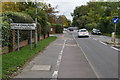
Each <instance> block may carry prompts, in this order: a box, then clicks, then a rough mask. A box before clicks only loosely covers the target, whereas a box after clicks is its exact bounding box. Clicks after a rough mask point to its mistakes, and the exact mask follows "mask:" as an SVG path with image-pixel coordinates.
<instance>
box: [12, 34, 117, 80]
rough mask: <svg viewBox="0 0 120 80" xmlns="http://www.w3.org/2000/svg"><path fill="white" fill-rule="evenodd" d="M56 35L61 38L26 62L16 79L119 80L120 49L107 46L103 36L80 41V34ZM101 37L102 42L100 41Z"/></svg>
mask: <svg viewBox="0 0 120 80" xmlns="http://www.w3.org/2000/svg"><path fill="white" fill-rule="evenodd" d="M51 36H53V35H51ZM55 36H57V37H58V39H57V40H55V41H54V42H52V43H51V44H50V45H49V46H48V47H47V48H46V49H45V50H44V51H43V52H40V53H39V54H38V55H37V56H36V57H35V58H34V59H33V60H32V61H30V62H29V63H27V65H26V66H25V67H24V68H23V70H22V71H21V73H19V74H18V75H17V76H15V77H14V79H16V78H23V79H24V78H29V79H30V78H44V79H45V78H47V79H63V78H64V79H69V80H70V79H72V80H75V79H78V80H106V79H103V78H113V80H117V79H116V78H118V51H119V49H114V48H112V47H111V45H107V44H105V43H104V42H103V41H102V38H103V37H100V36H94V35H92V36H90V37H89V38H78V37H77V32H64V34H57V35H55ZM99 37H100V39H101V40H100V39H99V40H97V39H98V38H99ZM103 40H104V39H103ZM114 78H115V79H114ZM107 80H111V79H107Z"/></svg>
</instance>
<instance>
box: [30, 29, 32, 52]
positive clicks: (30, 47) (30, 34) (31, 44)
mask: <svg viewBox="0 0 120 80" xmlns="http://www.w3.org/2000/svg"><path fill="white" fill-rule="evenodd" d="M30 50H32V30H30Z"/></svg>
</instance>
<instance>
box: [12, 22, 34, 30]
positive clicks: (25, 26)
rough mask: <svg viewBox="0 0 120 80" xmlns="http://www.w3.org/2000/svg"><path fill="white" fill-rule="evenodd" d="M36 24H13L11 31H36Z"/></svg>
mask: <svg viewBox="0 0 120 80" xmlns="http://www.w3.org/2000/svg"><path fill="white" fill-rule="evenodd" d="M35 27H36V24H35V23H11V29H19V30H35Z"/></svg>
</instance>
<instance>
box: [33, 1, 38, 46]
mask: <svg viewBox="0 0 120 80" xmlns="http://www.w3.org/2000/svg"><path fill="white" fill-rule="evenodd" d="M35 5H36V6H35V24H36V28H35V45H34V47H35V48H37V7H38V3H37V0H35Z"/></svg>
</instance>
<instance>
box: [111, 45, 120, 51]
mask: <svg viewBox="0 0 120 80" xmlns="http://www.w3.org/2000/svg"><path fill="white" fill-rule="evenodd" d="M111 48H112V49H114V50H116V51H120V49H117V48H115V47H114V46H111Z"/></svg>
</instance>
